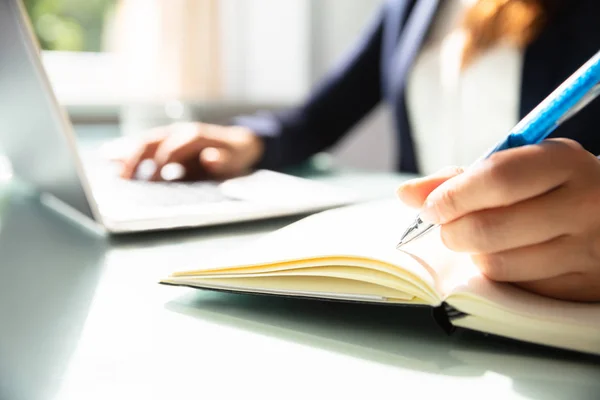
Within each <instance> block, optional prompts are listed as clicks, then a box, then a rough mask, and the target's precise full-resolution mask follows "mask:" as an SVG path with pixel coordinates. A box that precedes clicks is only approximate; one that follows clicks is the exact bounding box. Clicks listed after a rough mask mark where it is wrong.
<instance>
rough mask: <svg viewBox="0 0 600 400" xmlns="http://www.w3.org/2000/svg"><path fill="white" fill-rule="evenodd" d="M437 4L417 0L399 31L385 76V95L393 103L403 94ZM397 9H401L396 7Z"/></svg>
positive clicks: (400, 13) (435, 1)
mask: <svg viewBox="0 0 600 400" xmlns="http://www.w3.org/2000/svg"><path fill="white" fill-rule="evenodd" d="M395 3H403V4H404V3H406V2H402V1H395ZM439 3H440V1H439V0H418V1H417V2H416V3H415V4H414V6H413V8H412V10H411V11H410V15H409V16H408V19H407V20H406V24H405V25H404V26H403V27H400V29H399V31H400V36H399V38H398V42H397V44H396V47H395V50H394V54H393V55H392V58H391V60H390V63H391V64H390V67H389V69H388V71H387V74H386V86H387V90H386V94H387V97H388V99H389V100H391V101H392V102H394V103H395V102H397V101H398V98H399V96H402V95H403V93H404V84H405V83H406V76H407V74H408V71H409V69H410V67H411V65H412V64H413V61H414V60H415V57H416V56H417V54H418V52H419V50H420V49H421V45H422V43H423V39H424V38H425V36H426V34H427V32H428V31H429V27H430V26H431V23H432V22H433V20H434V18H435V14H436V12H437V9H438V6H439ZM398 8H402V7H400V6H398ZM404 9H406V7H404ZM404 11H405V10H404ZM396 12H397V14H396V16H397V18H398V19H397V21H399V22H398V23H399V24H401V23H402V19H403V15H402V12H400V11H398V10H397V11H396Z"/></svg>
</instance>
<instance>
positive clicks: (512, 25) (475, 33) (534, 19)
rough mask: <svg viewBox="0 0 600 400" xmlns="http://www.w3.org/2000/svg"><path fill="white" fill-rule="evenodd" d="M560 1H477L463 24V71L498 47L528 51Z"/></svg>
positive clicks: (469, 10)
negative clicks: (511, 46)
mask: <svg viewBox="0 0 600 400" xmlns="http://www.w3.org/2000/svg"><path fill="white" fill-rule="evenodd" d="M452 1H454V0H452ZM561 1H562V0H476V1H475V2H474V4H473V5H472V6H470V7H469V9H468V10H467V12H466V14H465V15H464V17H463V20H462V24H461V29H462V30H463V32H464V33H465V35H466V37H465V45H464V48H463V53H462V67H463V68H465V67H467V66H468V65H469V64H471V63H472V62H473V61H474V60H475V58H477V57H478V56H479V55H481V54H482V53H483V52H485V51H486V50H487V49H489V48H491V47H492V46H494V45H496V44H499V43H506V42H508V43H511V44H513V45H516V46H518V47H520V48H524V47H526V46H527V45H529V44H530V43H531V42H533V41H534V40H535V39H536V38H537V37H538V35H539V34H540V33H541V31H542V30H543V28H544V26H545V25H546V24H547V23H548V21H549V19H550V15H551V14H553V13H554V11H555V9H556V6H557V4H558V3H561Z"/></svg>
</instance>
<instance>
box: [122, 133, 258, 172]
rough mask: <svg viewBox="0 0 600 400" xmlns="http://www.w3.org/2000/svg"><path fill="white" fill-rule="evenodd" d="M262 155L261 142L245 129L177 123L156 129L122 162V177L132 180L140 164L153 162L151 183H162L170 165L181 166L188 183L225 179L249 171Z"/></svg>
mask: <svg viewBox="0 0 600 400" xmlns="http://www.w3.org/2000/svg"><path fill="white" fill-rule="evenodd" d="M262 153H263V144H262V140H261V139H260V138H259V137H258V136H257V135H256V134H254V133H253V132H252V131H250V130H249V129H247V128H244V127H236V126H234V127H224V126H218V125H210V124H204V123H178V124H174V125H170V126H166V127H160V128H155V129H154V130H152V131H151V132H150V133H149V135H148V136H147V137H145V138H144V139H143V140H142V142H141V143H139V144H138V145H137V146H136V147H135V149H134V150H133V152H132V154H131V155H129V156H127V157H124V158H123V159H121V160H120V161H121V162H122V163H123V170H122V173H121V177H123V178H125V179H133V177H134V176H135V174H136V171H137V169H138V167H139V166H140V164H141V162H142V161H144V160H147V159H151V160H152V161H154V164H155V167H156V170H155V172H154V174H153V175H152V177H151V178H150V180H153V181H158V180H162V177H161V171H162V169H163V167H165V166H166V165H167V164H171V163H176V164H180V165H182V166H183V167H184V169H185V176H184V178H183V179H185V180H198V179H209V178H211V179H212V178H214V179H224V178H229V177H235V176H239V175H243V174H244V173H247V172H249V170H250V169H251V168H253V166H254V165H255V164H256V163H257V162H258V160H259V159H260V157H261V155H262Z"/></svg>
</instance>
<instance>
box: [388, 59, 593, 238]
mask: <svg viewBox="0 0 600 400" xmlns="http://www.w3.org/2000/svg"><path fill="white" fill-rule="evenodd" d="M599 94H600V51H599V52H598V53H596V54H595V55H594V56H593V57H592V58H590V59H589V60H588V61H587V62H586V63H585V64H583V65H582V66H581V67H580V68H579V69H578V70H577V71H576V72H575V73H573V75H571V76H570V77H569V78H567V80H565V81H564V82H563V83H562V84H561V85H560V86H559V87H558V88H556V89H555V90H554V91H553V92H552V93H551V94H550V95H549V96H548V97H546V98H545V99H544V100H543V101H542V102H541V103H540V104H539V105H538V106H537V107H535V108H534V109H533V110H532V111H531V112H529V114H527V115H526V116H525V117H524V118H523V119H522V120H521V121H520V122H519V123H518V124H517V125H516V126H515V127H514V128H513V129H512V130H511V131H510V133H509V134H508V136H507V137H506V138H505V139H504V140H502V141H501V142H500V143H498V144H497V145H496V146H494V147H492V149H491V150H490V151H489V152H488V153H486V154H485V155H484V156H483V157H481V158H480V159H478V160H477V161H476V162H475V163H474V164H477V163H478V162H479V161H481V160H484V159H486V158H488V157H489V156H490V155H492V154H494V153H497V152H499V151H502V150H506V149H512V148H515V147H520V146H525V145H529V144H536V143H540V142H541V141H543V140H544V139H546V138H547V137H548V135H550V133H552V132H553V131H554V130H555V129H556V128H557V127H558V126H560V125H561V124H562V123H564V122H565V121H567V120H568V119H569V118H571V117H572V116H574V115H575V114H577V113H578V112H579V111H581V110H582V109H583V108H584V107H585V106H587V105H588V104H589V103H590V102H591V101H592V100H594V99H595V98H596V97H597V96H598V95H599ZM435 227H436V225H435V224H430V223H427V222H424V221H423V220H422V219H421V218H420V215H417V217H416V219H415V220H414V221H413V223H412V224H410V226H409V227H408V228H407V229H406V231H405V232H404V234H403V235H402V237H401V239H400V242H399V243H398V246H397V248H398V249H399V248H400V247H401V246H403V245H405V244H406V243H408V242H411V241H413V240H415V239H417V238H420V237H422V236H423V235H425V234H426V233H428V232H430V231H431V230H432V229H433V228H435Z"/></svg>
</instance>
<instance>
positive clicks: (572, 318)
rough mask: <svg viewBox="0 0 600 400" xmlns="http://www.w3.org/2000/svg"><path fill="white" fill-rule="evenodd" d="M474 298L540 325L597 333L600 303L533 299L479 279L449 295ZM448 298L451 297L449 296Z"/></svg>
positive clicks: (516, 289)
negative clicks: (546, 323) (549, 323)
mask: <svg viewBox="0 0 600 400" xmlns="http://www.w3.org/2000/svg"><path fill="white" fill-rule="evenodd" d="M465 293H466V294H469V295H474V296H477V297H480V298H483V299H485V300H487V301H489V302H492V303H494V305H496V306H498V307H499V308H500V309H502V310H504V311H508V312H511V313H517V314H520V315H523V316H526V317H530V318H532V319H536V320H543V321H559V322H562V323H564V324H568V325H578V326H588V327H591V328H596V329H598V330H599V331H600V303H581V302H571V301H563V300H557V299H552V298H549V297H545V296H541V295H537V294H534V293H531V292H528V291H526V290H524V289H521V288H519V287H517V286H514V285H512V284H508V283H499V282H493V281H491V280H489V279H486V278H485V277H483V276H481V275H479V276H474V277H472V278H471V279H470V280H469V281H468V282H466V283H464V284H462V285H460V286H457V287H456V288H454V293H453V295H460V294H465ZM451 296H452V295H451Z"/></svg>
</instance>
